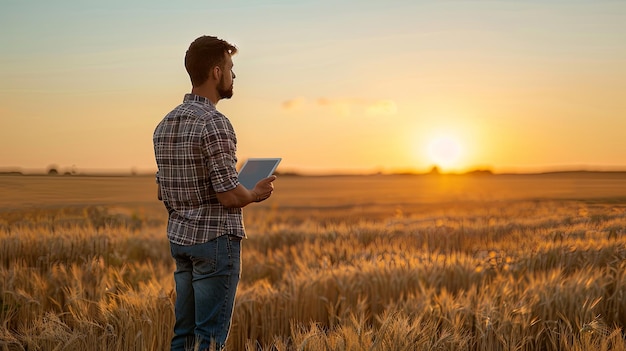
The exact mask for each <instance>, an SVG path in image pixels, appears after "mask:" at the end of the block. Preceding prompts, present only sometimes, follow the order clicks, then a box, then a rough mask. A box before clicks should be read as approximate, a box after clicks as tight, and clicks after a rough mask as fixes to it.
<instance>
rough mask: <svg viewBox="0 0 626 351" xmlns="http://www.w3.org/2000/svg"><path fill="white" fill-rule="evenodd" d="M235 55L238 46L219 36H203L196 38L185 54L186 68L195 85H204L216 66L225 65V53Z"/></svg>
mask: <svg viewBox="0 0 626 351" xmlns="http://www.w3.org/2000/svg"><path fill="white" fill-rule="evenodd" d="M225 53H227V54H229V55H231V56H232V55H234V54H236V53H237V48H236V47H235V46H234V45H232V44H230V43H229V42H227V41H225V40H222V39H218V38H217V37H211V36H206V35H205V36H201V37H200V38H198V39H196V40H194V41H193V42H192V43H191V45H189V49H188V50H187V53H186V54H185V68H186V69H187V73H189V78H191V84H192V85H193V86H194V87H197V86H199V85H202V84H203V83H204V82H206V80H207V79H208V78H209V72H210V71H211V69H212V68H213V67H215V66H219V67H224V54H225Z"/></svg>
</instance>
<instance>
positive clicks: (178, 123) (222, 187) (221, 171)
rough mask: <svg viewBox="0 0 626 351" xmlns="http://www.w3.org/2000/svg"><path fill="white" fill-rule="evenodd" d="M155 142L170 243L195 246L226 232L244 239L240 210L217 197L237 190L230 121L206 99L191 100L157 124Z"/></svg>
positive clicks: (234, 144)
mask: <svg viewBox="0 0 626 351" xmlns="http://www.w3.org/2000/svg"><path fill="white" fill-rule="evenodd" d="M153 141H154V153H155V159H156V162H157V166H158V169H159V171H158V174H157V182H158V183H159V185H160V189H161V190H160V195H161V198H162V200H163V202H164V204H165V206H166V208H167V209H168V212H169V214H170V218H169V222H168V237H169V239H170V241H172V242H174V243H177V244H180V245H190V244H197V243H202V242H206V241H208V240H211V239H214V238H215V237H217V236H220V235H223V234H225V233H226V232H229V233H231V234H235V235H238V236H245V234H244V233H243V223H242V219H241V209H226V208H224V207H223V206H222V205H221V204H220V202H219V201H218V200H217V197H216V195H215V193H216V192H219V191H228V190H231V189H233V188H235V187H236V186H237V184H238V182H237V171H236V169H235V165H236V163H237V159H236V156H235V152H236V142H237V140H236V137H235V133H234V130H233V128H232V125H231V124H230V122H229V121H228V119H227V118H226V117H225V116H223V115H222V114H221V113H219V112H218V111H217V110H216V109H215V107H214V106H213V105H212V104H211V103H210V102H209V101H208V100H207V99H205V98H203V97H200V96H196V95H192V94H187V95H186V96H185V100H184V102H183V104H181V105H179V106H178V107H176V108H175V109H174V110H172V112H170V113H169V114H168V115H167V116H165V118H164V119H163V120H162V121H161V123H159V124H158V126H157V127H156V129H155V131H154V135H153Z"/></svg>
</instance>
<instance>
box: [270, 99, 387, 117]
mask: <svg viewBox="0 0 626 351" xmlns="http://www.w3.org/2000/svg"><path fill="white" fill-rule="evenodd" d="M311 107H323V108H330V109H331V110H332V111H333V112H334V114H336V115H339V116H342V117H347V116H350V115H352V113H353V112H355V111H357V112H358V111H361V112H363V113H365V114H366V115H369V116H381V115H393V114H396V113H397V112H398V108H397V106H396V103H395V102H394V101H393V100H389V99H379V100H375V99H362V98H338V99H329V98H319V99H317V100H316V101H315V102H314V103H312V104H309V102H308V100H307V99H305V98H303V97H297V98H294V99H291V100H287V101H284V102H283V103H282V108H283V110H285V111H300V110H303V109H307V108H311Z"/></svg>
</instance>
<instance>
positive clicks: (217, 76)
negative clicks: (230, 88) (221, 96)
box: [211, 66, 222, 81]
mask: <svg viewBox="0 0 626 351" xmlns="http://www.w3.org/2000/svg"><path fill="white" fill-rule="evenodd" d="M211 75H212V77H213V79H215V80H216V81H219V80H220V78H222V69H221V68H220V66H215V67H213V69H212V70H211Z"/></svg>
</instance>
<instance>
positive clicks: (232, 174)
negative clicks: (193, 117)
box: [204, 114, 239, 193]
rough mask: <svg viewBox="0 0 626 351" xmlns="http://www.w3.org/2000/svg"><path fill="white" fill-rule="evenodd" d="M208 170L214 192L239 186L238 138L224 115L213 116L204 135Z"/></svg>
mask: <svg viewBox="0 0 626 351" xmlns="http://www.w3.org/2000/svg"><path fill="white" fill-rule="evenodd" d="M204 135H205V138H204V144H205V145H206V147H205V150H206V154H207V165H206V166H207V168H208V170H209V176H210V178H211V184H212V185H213V190H215V191H216V192H218V193H222V192H225V191H229V190H232V189H234V188H236V187H237V185H238V184H239V180H238V174H237V169H236V165H237V156H236V154H237V138H236V136H235V131H234V129H233V127H232V125H231V124H230V122H229V121H228V120H227V119H226V117H225V116H223V115H221V114H220V115H217V116H213V118H211V119H210V120H209V122H208V125H207V128H206V133H204Z"/></svg>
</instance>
